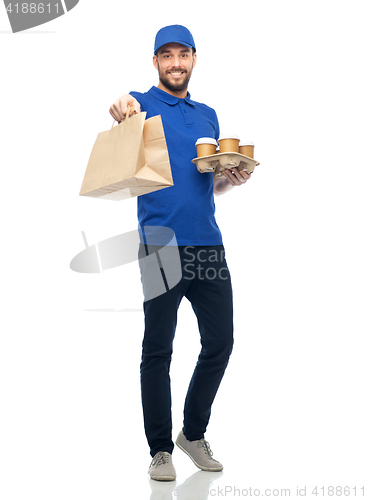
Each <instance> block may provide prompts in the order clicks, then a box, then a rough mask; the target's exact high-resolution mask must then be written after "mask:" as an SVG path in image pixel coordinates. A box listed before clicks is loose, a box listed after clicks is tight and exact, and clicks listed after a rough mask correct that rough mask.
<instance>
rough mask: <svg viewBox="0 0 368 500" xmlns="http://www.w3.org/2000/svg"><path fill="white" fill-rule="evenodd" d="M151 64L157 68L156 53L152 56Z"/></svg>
mask: <svg viewBox="0 0 368 500" xmlns="http://www.w3.org/2000/svg"><path fill="white" fill-rule="evenodd" d="M153 65H154V67H155V68H156V69H157V70H158V59H157V56H156V55H154V56H153Z"/></svg>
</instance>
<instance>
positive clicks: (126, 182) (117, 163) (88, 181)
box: [79, 112, 174, 200]
mask: <svg viewBox="0 0 368 500" xmlns="http://www.w3.org/2000/svg"><path fill="white" fill-rule="evenodd" d="M173 185H174V183H173V179H172V173H171V167H170V160H169V154H168V151H167V145H166V139H165V134H164V129H163V126H162V120H161V116H160V115H157V116H153V117H152V118H149V119H148V120H146V113H145V112H143V113H138V114H135V115H133V116H131V117H130V118H128V119H126V120H125V121H124V122H122V123H120V124H119V125H117V126H116V127H112V128H111V129H110V130H107V131H105V132H100V133H99V134H98V136H97V139H96V141H95V144H94V146H93V148H92V152H91V156H90V158H89V161H88V165H87V169H86V172H85V175H84V179H83V183H82V187H81V190H80V193H79V194H80V195H82V196H90V197H93V198H104V199H111V200H123V199H126V198H132V197H135V196H140V195H143V194H147V193H151V192H153V191H157V190H159V189H164V188H166V187H171V186H173Z"/></svg>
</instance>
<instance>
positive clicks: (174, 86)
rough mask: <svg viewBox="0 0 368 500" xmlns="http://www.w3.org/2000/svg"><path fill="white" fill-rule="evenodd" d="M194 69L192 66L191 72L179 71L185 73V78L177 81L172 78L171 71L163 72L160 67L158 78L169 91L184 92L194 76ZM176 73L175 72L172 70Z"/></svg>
mask: <svg viewBox="0 0 368 500" xmlns="http://www.w3.org/2000/svg"><path fill="white" fill-rule="evenodd" d="M192 69H193V66H191V68H190V70H188V71H187V70H185V69H181V70H178V71H183V76H182V77H181V78H180V79H178V80H176V79H174V78H170V73H169V71H166V72H164V71H162V70H161V68H160V66H158V76H159V79H160V82H161V83H162V84H163V85H164V86H165V87H166V88H167V89H168V90H171V91H172V92H180V91H182V90H186V89H187V87H188V84H189V80H190V77H191V76H192ZM171 71H174V70H171Z"/></svg>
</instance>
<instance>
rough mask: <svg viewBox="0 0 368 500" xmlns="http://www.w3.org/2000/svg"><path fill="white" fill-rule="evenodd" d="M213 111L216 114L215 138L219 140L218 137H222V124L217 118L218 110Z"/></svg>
mask: <svg viewBox="0 0 368 500" xmlns="http://www.w3.org/2000/svg"><path fill="white" fill-rule="evenodd" d="M213 113H214V115H215V118H214V122H215V139H216V141H218V138H219V137H220V124H219V121H218V118H217V114H216V111H215V110H213Z"/></svg>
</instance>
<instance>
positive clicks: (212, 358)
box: [140, 245, 233, 456]
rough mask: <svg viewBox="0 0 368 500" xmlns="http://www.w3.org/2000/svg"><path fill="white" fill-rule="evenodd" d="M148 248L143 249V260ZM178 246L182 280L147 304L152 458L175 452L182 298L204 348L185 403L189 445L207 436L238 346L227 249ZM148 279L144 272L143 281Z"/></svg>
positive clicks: (145, 400)
mask: <svg viewBox="0 0 368 500" xmlns="http://www.w3.org/2000/svg"><path fill="white" fill-rule="evenodd" d="M147 248H148V247H147V246H145V245H141V248H140V256H143V255H144V252H145V251H146V252H147ZM178 248H179V253H180V261H181V267H182V277H181V279H180V281H179V282H178V283H177V284H176V285H175V286H174V287H173V288H171V289H169V290H168V291H166V293H163V294H161V295H159V296H158V297H155V298H153V299H151V300H147V301H146V302H144V313H145V332H144V339H143V345H142V348H143V349H142V362H141V390H142V405H143V416H144V426H145V432H146V437H147V440H148V444H149V446H150V453H151V455H152V456H154V455H155V454H156V453H157V452H158V451H168V452H169V453H172V451H173V448H174V443H173V441H172V420H171V390H170V374H169V373H170V363H171V355H172V348H173V340H174V335H175V329H176V324H177V311H178V308H179V305H180V302H181V300H182V298H183V297H186V298H187V299H188V300H189V301H190V302H191V305H192V308H193V310H194V312H195V314H196V316H197V320H198V327H199V333H200V338H201V346H202V347H201V351H200V354H199V357H198V361H197V364H196V367H195V370H194V373H193V376H192V378H191V381H190V384H189V388H188V392H187V395H186V399H185V404H184V426H183V429H184V435H185V436H186V438H187V439H189V441H195V440H197V439H201V438H203V437H204V433H205V431H206V428H207V425H208V421H209V418H210V413H211V405H212V403H213V401H214V398H215V395H216V392H217V390H218V387H219V385H220V382H221V380H222V377H223V375H224V372H225V369H226V366H227V364H228V361H229V357H230V354H231V351H232V348H233V301H232V288H231V279H230V273H229V270H228V267H227V263H226V260H225V252H224V248H223V246H222V245H220V246H202V247H191V246H186V247H178ZM150 251H151V250H150ZM163 267H165V266H163ZM141 271H142V266H141ZM144 280H145V276H144V272H142V282H143V283H144ZM167 288H168V287H167Z"/></svg>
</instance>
